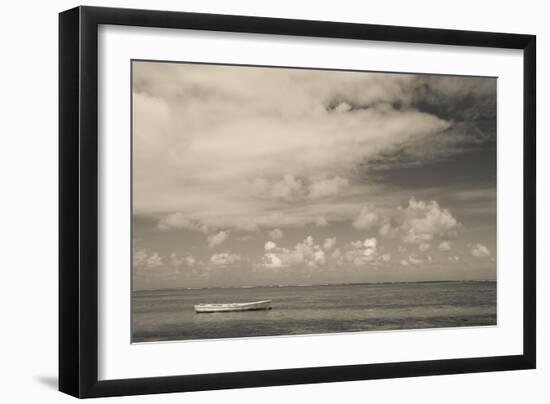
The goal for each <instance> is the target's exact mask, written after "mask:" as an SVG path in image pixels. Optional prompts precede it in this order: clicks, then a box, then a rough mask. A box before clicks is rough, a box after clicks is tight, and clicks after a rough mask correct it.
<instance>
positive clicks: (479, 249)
mask: <svg viewBox="0 0 550 404" xmlns="http://www.w3.org/2000/svg"><path fill="white" fill-rule="evenodd" d="M472 255H473V256H474V257H480V258H481V257H489V256H490V255H491V250H489V249H488V248H487V247H485V246H484V245H483V244H479V243H477V244H476V245H474V246H473V247H472Z"/></svg>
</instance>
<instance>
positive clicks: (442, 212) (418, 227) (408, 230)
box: [401, 198, 460, 243]
mask: <svg viewBox="0 0 550 404" xmlns="http://www.w3.org/2000/svg"><path fill="white" fill-rule="evenodd" d="M403 214H404V221H403V224H402V226H401V227H402V228H403V230H404V231H405V234H404V236H403V239H402V240H403V241H404V242H405V243H425V242H428V241H432V240H433V239H434V238H435V237H436V236H442V237H443V236H451V235H454V233H455V232H456V231H457V229H458V227H459V226H460V224H459V223H458V221H457V220H456V219H455V218H454V217H453V215H452V214H451V212H450V211H448V210H447V209H442V208H441V207H440V206H439V203H437V202H436V201H430V202H424V201H417V200H416V199H414V198H411V199H410V200H409V205H408V206H407V207H406V208H405V209H403Z"/></svg>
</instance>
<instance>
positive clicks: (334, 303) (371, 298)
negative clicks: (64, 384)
mask: <svg viewBox="0 0 550 404" xmlns="http://www.w3.org/2000/svg"><path fill="white" fill-rule="evenodd" d="M263 299H272V300H273V303H272V310H265V311H264V310H262V311H248V312H246V311H245V312H233V313H210V314H196V313H195V311H194V309H193V306H194V305H195V304H198V303H230V302H246V301H256V300H263ZM496 321H497V315H496V282H493V281H460V282H416V283H388V284H355V285H327V286H281V287H254V288H228V289H194V290H192V289H171V290H155V291H136V292H134V293H133V294H132V340H133V342H149V341H173V340H190V339H210V338H236V337H253V336H269V335H299V334H325V333H335V332H355V331H372V330H400V329H418V328H438V327H461V326H486V325H496Z"/></svg>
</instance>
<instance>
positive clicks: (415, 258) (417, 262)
mask: <svg viewBox="0 0 550 404" xmlns="http://www.w3.org/2000/svg"><path fill="white" fill-rule="evenodd" d="M409 262H410V263H411V264H413V265H420V264H423V263H424V262H426V259H424V258H422V257H420V256H418V255H415V254H413V255H409Z"/></svg>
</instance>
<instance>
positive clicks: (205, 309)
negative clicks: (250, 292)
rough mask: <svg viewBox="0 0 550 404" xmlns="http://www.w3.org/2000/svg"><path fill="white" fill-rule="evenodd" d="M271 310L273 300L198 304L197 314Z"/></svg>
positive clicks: (196, 306) (196, 307)
mask: <svg viewBox="0 0 550 404" xmlns="http://www.w3.org/2000/svg"><path fill="white" fill-rule="evenodd" d="M252 310H271V300H260V301H257V302H245V303H221V304H197V305H195V312H196V313H225V312H232V311H252Z"/></svg>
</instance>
